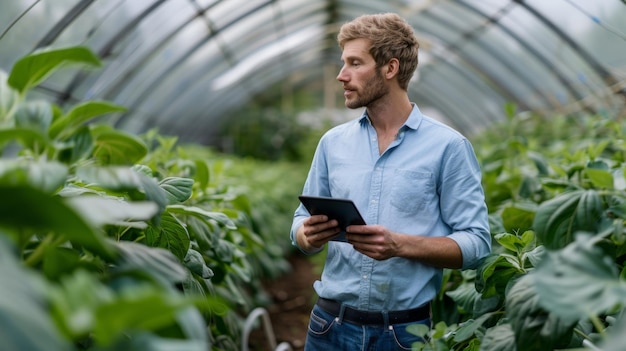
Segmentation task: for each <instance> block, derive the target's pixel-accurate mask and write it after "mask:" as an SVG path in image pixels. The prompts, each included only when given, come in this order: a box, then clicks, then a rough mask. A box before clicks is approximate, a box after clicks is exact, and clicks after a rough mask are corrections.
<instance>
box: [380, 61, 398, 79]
mask: <svg viewBox="0 0 626 351" xmlns="http://www.w3.org/2000/svg"><path fill="white" fill-rule="evenodd" d="M399 71H400V61H398V59H397V58H395V57H393V58H391V59H390V60H389V62H387V64H386V65H385V67H384V71H383V75H384V76H385V78H387V79H392V78H393V77H395V76H397V75H398V72H399Z"/></svg>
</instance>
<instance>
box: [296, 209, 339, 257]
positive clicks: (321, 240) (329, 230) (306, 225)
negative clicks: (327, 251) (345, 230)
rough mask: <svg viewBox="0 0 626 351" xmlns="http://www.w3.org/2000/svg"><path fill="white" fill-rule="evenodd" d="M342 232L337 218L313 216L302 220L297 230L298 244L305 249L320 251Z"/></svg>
mask: <svg viewBox="0 0 626 351" xmlns="http://www.w3.org/2000/svg"><path fill="white" fill-rule="evenodd" d="M340 232H341V229H339V222H337V220H334V219H333V220H328V217H327V216H325V215H315V216H311V217H309V218H307V219H305V220H304V222H302V225H301V226H300V228H298V231H297V232H296V239H297V241H298V245H299V246H300V248H302V249H303V250H304V251H307V252H315V251H320V250H321V249H322V246H324V244H326V243H327V242H328V241H329V240H330V239H332V238H334V237H335V236H337V235H338V234H339V233H340Z"/></svg>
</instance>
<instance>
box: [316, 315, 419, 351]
mask: <svg viewBox="0 0 626 351" xmlns="http://www.w3.org/2000/svg"><path fill="white" fill-rule="evenodd" d="M418 323H419V324H425V325H428V326H430V318H429V319H425V320H423V321H416V322H410V323H404V324H393V325H358V324H353V323H349V322H346V321H342V320H340V319H339V317H336V316H333V315H332V314H330V313H328V312H326V311H324V310H323V309H321V308H320V307H319V306H317V305H315V306H314V307H313V311H312V312H311V319H310V320H309V329H308V332H307V337H306V343H305V345H304V351H392V350H411V345H412V344H413V343H414V342H417V341H422V342H423V341H424V340H423V339H422V338H420V337H418V336H416V335H413V334H411V333H409V332H407V331H406V327H407V326H409V325H412V324H418Z"/></svg>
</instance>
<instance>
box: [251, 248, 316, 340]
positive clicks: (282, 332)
mask: <svg viewBox="0 0 626 351" xmlns="http://www.w3.org/2000/svg"><path fill="white" fill-rule="evenodd" d="M289 262H290V263H291V267H292V270H291V272H289V273H288V274H286V275H284V276H282V277H280V278H279V279H276V280H272V281H267V282H264V286H265V289H266V291H267V292H268V293H269V294H270V296H271V297H272V301H273V303H272V304H271V305H269V306H266V307H265V308H266V309H267V310H268V312H269V314H270V319H271V321H272V329H273V331H274V335H275V336H276V342H277V344H280V343H281V342H287V343H288V344H289V345H290V346H291V349H292V350H294V351H301V350H304V340H305V338H306V331H307V327H308V323H309V315H310V313H311V308H312V307H313V304H314V303H315V292H314V291H313V282H314V281H315V280H316V279H318V278H319V273H317V272H316V269H315V265H314V264H313V263H312V262H311V261H310V260H309V259H308V258H307V257H306V256H303V255H300V254H298V253H295V254H293V255H292V256H291V257H290V258H289ZM250 349H251V350H255V351H257V350H258V351H261V350H263V351H264V350H271V349H270V347H269V343H268V341H267V339H266V338H265V333H264V330H263V327H262V326H259V327H258V328H256V329H255V330H254V331H253V333H252V334H251V335H250ZM271 351H273V350H271Z"/></svg>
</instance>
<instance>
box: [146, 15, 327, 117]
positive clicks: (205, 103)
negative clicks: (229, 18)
mask: <svg viewBox="0 0 626 351" xmlns="http://www.w3.org/2000/svg"><path fill="white" fill-rule="evenodd" d="M320 10H321V9H320ZM274 12H275V13H280V14H275V15H274V16H281V17H284V16H285V15H286V14H288V12H287V13H286V12H284V11H281V10H279V9H277V10H276V11H274ZM319 13H320V14H322V15H324V12H319ZM281 30H282V29H281ZM283 32H284V30H283ZM277 57H278V56H277ZM289 57H292V59H289ZM293 57H295V58H293ZM298 57H300V55H284V54H283V55H280V61H278V62H273V63H271V66H269V67H266V69H274V67H275V66H278V67H279V68H277V69H280V70H282V71H286V72H291V71H295V70H289V69H285V65H289V66H292V62H294V61H296V59H297V58H298ZM281 62H282V64H281ZM212 73H213V72H207V74H205V75H202V76H200V77H198V78H197V79H198V80H199V81H206V80H207V79H209V78H210V77H209V75H210V74H212ZM270 82H271V83H273V82H274V81H270ZM246 88H247V90H248V92H249V94H248V95H249V96H251V97H254V94H255V93H256V92H257V91H255V89H254V88H251V87H250V85H248V84H246ZM191 90H192V89H187V90H185V92H183V93H181V95H179V96H182V94H184V93H188V92H189V91H191ZM232 93H233V91H232V90H231V94H232ZM243 94H244V95H245V93H243ZM218 95H219V93H218ZM221 96H222V95H220V96H218V97H217V99H218V100H219V101H220V102H223V101H224V99H223V97H221ZM212 101H213V100H211V99H209V100H204V101H203V102H202V105H203V106H206V107H205V108H211V109H213V110H214V108H213V107H211V106H210V105H209V102H212ZM157 110H158V109H157Z"/></svg>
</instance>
